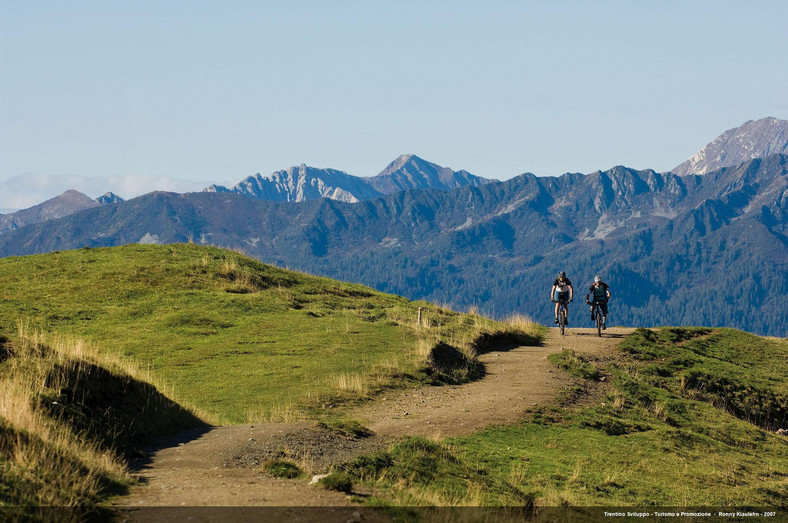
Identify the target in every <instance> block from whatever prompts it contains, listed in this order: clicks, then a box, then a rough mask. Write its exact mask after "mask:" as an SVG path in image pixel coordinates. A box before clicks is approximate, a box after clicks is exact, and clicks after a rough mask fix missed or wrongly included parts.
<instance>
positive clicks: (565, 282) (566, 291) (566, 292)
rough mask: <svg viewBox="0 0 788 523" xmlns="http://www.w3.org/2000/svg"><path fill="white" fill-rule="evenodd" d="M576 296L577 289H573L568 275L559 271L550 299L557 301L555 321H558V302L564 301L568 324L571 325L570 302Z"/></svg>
mask: <svg viewBox="0 0 788 523" xmlns="http://www.w3.org/2000/svg"><path fill="white" fill-rule="evenodd" d="M574 297H575V291H574V289H572V282H571V281H569V278H567V277H566V273H565V272H564V271H561V272H559V273H558V278H556V279H555V281H554V282H553V288H552V289H550V299H551V300H553V301H555V322H556V323H558V302H561V301H562V302H564V306H565V307H566V324H567V325H569V302H570V301H572V300H573V299H574Z"/></svg>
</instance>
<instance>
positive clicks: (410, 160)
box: [205, 154, 492, 202]
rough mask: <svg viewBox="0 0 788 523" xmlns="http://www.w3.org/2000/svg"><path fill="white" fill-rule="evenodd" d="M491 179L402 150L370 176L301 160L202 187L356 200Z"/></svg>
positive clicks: (274, 197) (272, 196) (290, 198)
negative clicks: (284, 167)
mask: <svg viewBox="0 0 788 523" xmlns="http://www.w3.org/2000/svg"><path fill="white" fill-rule="evenodd" d="M490 181H492V180H488V179H485V178H481V177H479V176H474V175H472V174H471V173H469V172H467V171H453V170H452V169H450V168H448V167H441V166H440V165H437V164H434V163H431V162H428V161H426V160H423V159H421V158H419V157H418V156H416V155H414V154H403V155H401V156H399V157H398V158H397V159H396V160H394V161H393V162H391V163H390V164H389V165H388V167H386V168H385V169H384V170H383V171H381V172H380V174H378V175H377V176H373V177H361V176H353V175H351V174H347V173H346V172H343V171H337V170H335V169H316V168H314V167H309V166H307V165H303V164H302V165H299V166H297V167H290V168H289V169H287V170H284V171H276V172H275V173H272V174H269V175H267V176H263V175H261V174H259V173H258V174H255V175H254V176H249V177H248V178H246V179H244V180H242V181H241V182H239V183H238V184H237V185H235V186H234V187H232V188H230V189H228V188H226V187H222V186H221V185H211V186H210V187H208V188H206V189H205V191H206V192H216V193H236V194H242V195H244V196H249V197H252V198H258V199H261V200H271V201H283V202H302V201H305V200H314V199H316V198H330V199H332V200H337V201H341V202H359V201H363V200H369V199H372V198H377V197H379V196H384V195H386V194H391V193H394V192H397V191H405V190H408V189H444V190H448V189H456V188H457V187H463V186H465V185H472V186H479V185H484V184H485V183H488V182H490Z"/></svg>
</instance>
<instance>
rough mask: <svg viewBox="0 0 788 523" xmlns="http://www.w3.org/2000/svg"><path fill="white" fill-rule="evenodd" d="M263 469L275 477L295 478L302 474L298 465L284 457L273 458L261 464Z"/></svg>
mask: <svg viewBox="0 0 788 523" xmlns="http://www.w3.org/2000/svg"><path fill="white" fill-rule="evenodd" d="M263 470H265V471H266V472H267V473H268V474H271V475H272V476H274V477H275V478H281V479H296V478H300V477H302V476H303V475H304V473H303V471H302V470H301V469H300V468H298V465H296V464H295V463H293V462H291V461H287V460H284V459H273V460H271V461H268V462H266V463H265V464H264V465H263Z"/></svg>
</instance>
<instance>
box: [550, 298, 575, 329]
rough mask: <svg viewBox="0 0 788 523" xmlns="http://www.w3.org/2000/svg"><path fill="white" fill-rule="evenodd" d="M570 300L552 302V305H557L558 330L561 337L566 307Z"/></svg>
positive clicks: (564, 325)
mask: <svg viewBox="0 0 788 523" xmlns="http://www.w3.org/2000/svg"><path fill="white" fill-rule="evenodd" d="M570 301H572V300H568V301H567V300H560V301H559V300H552V302H553V303H558V330H559V331H560V332H561V336H563V335H564V330H565V329H566V305H567V304H568V303H569V302H570Z"/></svg>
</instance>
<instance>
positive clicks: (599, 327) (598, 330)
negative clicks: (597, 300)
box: [594, 307, 602, 338]
mask: <svg viewBox="0 0 788 523" xmlns="http://www.w3.org/2000/svg"><path fill="white" fill-rule="evenodd" d="M594 316H595V317H594V321H596V335H597V336H599V337H600V338H601V337H602V312H601V311H600V310H599V307H597V308H596V309H595V311H594Z"/></svg>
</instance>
